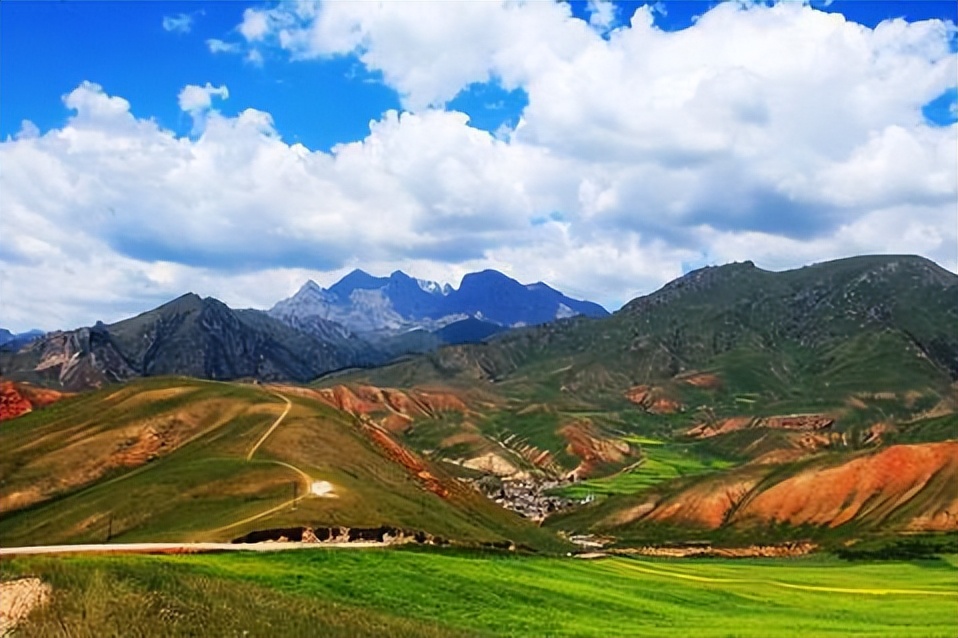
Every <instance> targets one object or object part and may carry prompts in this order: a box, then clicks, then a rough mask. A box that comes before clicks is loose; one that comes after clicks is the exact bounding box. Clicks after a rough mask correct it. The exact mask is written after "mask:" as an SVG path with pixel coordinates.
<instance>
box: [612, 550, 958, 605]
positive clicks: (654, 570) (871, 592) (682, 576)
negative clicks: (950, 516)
mask: <svg viewBox="0 0 958 638" xmlns="http://www.w3.org/2000/svg"><path fill="white" fill-rule="evenodd" d="M626 560H627V562H625V563H621V562H620V563H619V565H621V566H624V567H626V569H630V570H634V571H639V572H643V573H646V574H653V575H655V576H665V577H666V578H675V579H679V580H691V581H694V582H699V583H715V584H720V585H731V584H742V585H771V586H773V587H782V588H784V589H798V590H801V591H812V592H828V593H835V594H863V595H867V596H888V595H894V594H898V595H910V596H948V597H952V598H958V591H936V590H933V589H884V588H854V587H829V586H824V585H796V584H794V583H785V582H782V581H779V580H765V579H760V578H716V577H712V576H698V575H695V574H687V573H683V572H679V571H675V570H672V569H667V568H663V567H662V566H660V565H657V564H654V563H646V562H644V561H640V560H635V559H626Z"/></svg>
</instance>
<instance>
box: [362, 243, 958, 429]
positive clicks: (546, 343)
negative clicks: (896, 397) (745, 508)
mask: <svg viewBox="0 0 958 638" xmlns="http://www.w3.org/2000/svg"><path fill="white" fill-rule="evenodd" d="M956 326H958V276H956V275H955V274H954V273H951V272H949V271H947V270H945V269H943V268H941V267H940V266H938V265H937V264H935V263H934V262H932V261H929V260H928V259H924V258H922V257H915V256H905V255H875V256H861V257H852V258H847V259H840V260H836V261H830V262H824V263H820V264H815V265H813V266H806V267H804V268H799V269H795V270H789V271H784V272H771V271H767V270H763V269H761V268H758V267H756V266H755V265H754V264H753V263H752V262H743V263H734V264H727V265H724V266H717V267H707V268H702V269H699V270H695V271H692V272H690V273H688V274H686V275H685V276H683V277H681V278H679V279H676V280H675V281H672V282H670V283H668V284H666V285H665V286H663V287H662V288H661V289H660V290H658V291H656V292H653V293H651V294H649V295H646V296H643V297H639V298H637V299H634V300H632V301H630V302H629V303H627V304H626V305H625V306H624V307H623V308H622V309H621V310H619V311H617V312H616V313H615V314H614V315H613V316H612V317H609V318H607V319H602V320H598V321H588V322H587V321H581V320H571V321H566V322H561V323H557V324H547V325H542V326H538V327H531V328H527V329H522V330H514V331H512V332H510V333H508V334H506V335H503V336H501V337H499V338H497V339H495V340H494V341H493V342H491V343H489V344H483V345H482V346H475V345H469V344H466V345H461V346H455V347H449V348H443V349H441V350H439V351H436V352H432V353H429V354H428V355H426V356H424V357H420V358H416V359H413V360H410V361H406V362H403V363H400V364H397V365H393V366H389V367H386V368H381V369H378V370H375V371H370V373H369V374H368V375H366V376H367V378H368V380H369V381H370V382H371V383H373V384H376V385H383V386H390V385H392V384H394V383H399V382H400V381H401V380H406V379H417V380H419V382H420V383H422V382H435V381H438V380H443V381H450V380H456V379H460V380H461V381H462V382H463V383H467V382H468V383H475V382H476V381H480V380H484V381H491V382H493V383H495V384H496V387H497V388H500V391H507V390H508V391H509V392H510V393H513V394H514V395H515V396H516V397H517V398H526V399H531V400H540V399H544V398H545V397H556V396H564V397H567V398H568V399H569V400H573V398H574V397H580V398H581V400H585V401H589V402H592V401H595V400H597V399H598V398H599V397H606V398H607V399H609V400H619V401H621V400H622V397H623V396H624V393H626V392H627V391H628V390H629V389H630V388H634V387H636V386H643V387H645V389H646V390H647V391H648V392H649V393H651V394H650V395H649V396H650V397H651V398H648V400H649V401H652V400H655V399H654V397H655V393H659V394H660V395H661V397H662V398H663V399H664V398H668V399H669V400H672V401H675V402H676V404H684V405H688V406H691V407H694V406H697V405H700V404H701V403H702V402H703V399H702V397H701V396H699V395H701V394H702V390H701V389H700V388H697V387H696V386H694V385H692V384H689V383H685V382H683V381H681V379H683V375H687V374H691V373H693V372H695V371H707V372H709V373H714V374H716V375H717V376H718V377H719V378H721V379H722V388H723V389H722V391H721V392H720V402H719V403H715V401H718V400H719V399H716V398H713V399H711V401H712V402H711V403H710V405H712V408H713V409H716V410H717V409H719V408H721V409H723V410H727V412H728V414H730V415H734V414H738V412H739V411H740V410H741V409H742V406H748V405H762V403H763V402H765V401H768V402H776V404H777V405H778V406H779V407H777V408H776V409H783V410H784V409H789V410H795V411H803V410H808V409H819V407H821V406H827V407H828V408H834V407H836V406H838V407H840V406H842V405H843V404H844V402H845V401H850V400H852V399H854V397H855V396H856V393H862V392H872V393H874V392H886V391H887V392H904V391H906V390H914V391H915V392H916V393H920V392H923V391H925V390H928V391H929V392H930V394H929V396H946V395H947V394H948V393H949V392H951V393H953V391H954V390H953V388H954V386H953V385H952V384H954V383H955V382H956V380H958V330H956ZM639 392H640V391H639V390H636V393H639ZM916 396H917V395H916ZM849 397H852V398H851V399H850V398H849Z"/></svg>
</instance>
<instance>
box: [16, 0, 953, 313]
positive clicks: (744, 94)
mask: <svg viewBox="0 0 958 638" xmlns="http://www.w3.org/2000/svg"><path fill="white" fill-rule="evenodd" d="M447 4H448V3H447ZM377 7H378V8H377ZM452 7H453V9H455V10H453V9H450V7H448V6H447V7H442V6H440V5H438V4H434V5H430V4H428V3H413V4H405V5H403V4H401V3H400V4H398V5H396V4H393V3H387V4H386V5H383V6H381V7H379V6H378V5H374V4H371V3H365V4H360V5H350V4H348V3H338V5H332V6H327V5H322V4H313V3H311V2H310V3H304V4H303V5H300V6H299V7H298V6H297V5H294V4H293V3H280V4H277V3H261V2H259V3H257V2H250V3H243V2H74V1H71V0H63V1H60V2H33V1H21V0H7V1H5V2H2V3H0V107H2V108H0V139H2V140H4V141H3V142H2V143H0V161H2V163H3V172H4V175H3V176H0V180H4V181H3V182H2V183H0V186H2V187H3V191H2V193H3V194H2V195H0V208H2V209H3V210H2V219H0V224H2V225H3V229H4V233H3V238H2V239H0V292H2V293H6V294H4V297H5V299H17V300H18V301H15V302H12V303H11V302H6V301H5V302H4V304H3V306H2V308H0V325H3V326H5V327H6V326H9V327H13V328H20V329H25V328H28V327H33V326H35V325H37V326H39V327H41V328H54V327H72V326H73V325H80V324H87V323H92V321H94V320H96V319H104V320H115V319H118V318H120V317H121V316H123V315H124V314H125V313H130V312H133V311H136V310H142V309H145V308H146V307H149V306H150V305H151V304H154V303H155V302H159V301H162V300H164V299H165V298H169V297H170V296H175V294H179V293H180V292H184V291H185V289H196V290H197V292H200V293H201V294H211V295H215V296H218V297H220V298H223V299H224V300H225V301H227V302H228V303H231V304H233V305H253V306H260V307H262V306H268V305H270V304H271V303H272V302H273V301H275V300H277V299H279V298H281V297H283V296H285V295H287V294H289V293H290V292H292V291H293V290H295V288H296V287H298V285H299V283H301V280H302V279H304V278H306V277H312V278H314V279H316V280H317V281H320V282H321V283H325V284H329V283H331V282H332V281H334V280H335V279H336V278H337V277H338V276H340V275H341V274H342V273H344V272H347V271H348V270H349V269H351V268H353V267H363V268H365V269H366V270H369V271H371V272H374V273H379V274H382V273H385V272H390V271H391V270H393V269H395V268H403V269H404V270H407V272H410V274H413V275H415V276H419V277H423V278H434V279H438V280H441V281H449V282H451V283H453V284H456V283H458V278H460V277H461V276H462V275H463V274H464V273H465V272H468V271H469V270H474V269H479V268H484V267H494V268H499V269H501V270H504V271H506V272H507V273H509V274H511V275H513V276H515V277H517V278H519V279H521V280H524V281H535V280H545V281H547V282H548V283H550V284H552V285H554V286H556V287H558V288H560V289H562V290H564V291H566V292H568V293H570V294H572V295H574V296H575V295H577V296H580V297H588V298H590V299H594V300H597V301H599V302H602V303H604V304H606V305H607V306H611V307H616V306H618V305H619V304H621V303H623V302H625V301H628V299H630V298H631V297H633V296H635V295H636V294H640V293H644V292H648V291H650V290H651V289H654V288H655V287H656V286H658V285H661V284H662V283H665V281H667V280H668V279H670V278H671V277H674V276H676V275H678V274H681V272H683V271H684V270H687V269H688V268H690V267H693V266H698V265H703V264H707V263H719V262H723V261H729V260H733V259H740V258H741V259H745V258H748V259H753V260H755V261H756V262H757V263H759V265H765V266H766V267H769V268H786V267H792V266H799V265H802V264H804V263H808V262H810V261H816V260H820V259H827V258H834V257H840V256H845V255H848V254H855V253H860V252H914V253H918V254H924V255H926V256H928V257H930V258H932V259H935V260H936V261H938V262H939V263H942V265H944V266H946V267H948V268H950V269H952V270H954V269H955V261H956V259H958V255H956V250H958V249H956V248H955V234H956V233H955V228H954V226H955V216H954V214H955V212H956V206H955V204H954V201H955V190H956V185H955V181H956V179H958V178H955V177H954V171H951V176H949V170H950V169H951V167H952V165H953V164H954V163H955V158H954V154H955V151H954V147H955V143H956V142H958V139H956V134H955V131H956V125H955V122H956V101H958V94H956V87H955V85H956V80H955V74H956V73H955V51H956V36H955V27H954V25H955V22H956V21H958V15H956V12H958V5H956V4H955V3H954V2H950V1H949V2H924V1H911V2H891V1H885V2H866V1H857V0H856V1H843V0H835V1H834V2H831V3H825V2H813V3H812V4H811V5H804V6H803V5H800V4H798V3H788V4H787V5H786V6H776V5H774V3H762V4H759V5H745V4H735V5H717V3H714V2H692V1H688V2H666V1H663V2H656V3H650V4H647V3H617V4H611V3H606V2H573V3H571V4H562V3H557V4H553V3H548V2H537V3H528V4H509V5H506V6H502V7H500V6H498V5H496V3H454V4H453V5H452ZM298 8H299V10H298V11H297V9H298ZM415 11H422V13H421V14H419V15H413V13H415ZM826 14H835V17H836V18H839V17H842V18H844V20H838V21H833V20H829V19H828V18H827V16H826ZM896 19H897V20H896ZM646 21H647V23H646ZM763 29H765V30H767V32H768V33H772V32H775V33H777V35H776V37H775V38H774V39H767V38H765V37H764V36H763V35H762V34H763ZM733 33H734V34H737V35H736V36H735V37H736V38H737V39H736V40H735V41H734V42H731V41H729V40H728V39H725V40H723V36H724V35H726V34H733ZM355 34H362V36H361V37H358V36H356V35H355ZM792 56H794V59H793V57H792ZM188 87H193V88H192V89H190V88H188ZM68 96H70V97H68ZM71 107H72V108H71ZM25 121H26V122H28V124H26V125H24V122H25ZM297 145H302V146H297ZM949 145H950V148H951V150H949ZM906 157H907V158H909V161H908V163H907V166H906V165H905V164H904V163H902V164H901V165H898V164H897V159H900V158H906ZM78 158H82V161H80V159H78ZM871 179H874V180H879V181H880V183H881V186H880V187H877V188H872V187H869V185H868V182H869V180H871ZM58 180H62V181H58ZM234 180H238V181H234ZM29 184H42V185H44V186H46V187H47V191H48V192H42V191H43V190H44V189H42V188H41V189H37V188H32V189H31V188H28V186H27V185H29ZM247 189H248V190H247ZM104 211H106V212H104ZM948 226H950V227H948ZM54 228H55V229H57V231H56V232H54V231H52V230H51V229H54ZM60 232H62V233H63V237H59V236H58V233H60ZM80 246H82V247H83V248H82V249H81V248H79V247H80ZM104 286H106V287H108V288H109V290H110V294H109V295H105V296H104V295H103V294H101V293H100V292H99V291H100V290H101V289H102V288H103V287H104ZM51 298H54V300H53V301H51ZM21 300H22V301H21ZM40 309H44V310H45V313H46V314H45V315H43V320H42V321H39V320H37V317H38V316H40V315H38V311H39V310H40Z"/></svg>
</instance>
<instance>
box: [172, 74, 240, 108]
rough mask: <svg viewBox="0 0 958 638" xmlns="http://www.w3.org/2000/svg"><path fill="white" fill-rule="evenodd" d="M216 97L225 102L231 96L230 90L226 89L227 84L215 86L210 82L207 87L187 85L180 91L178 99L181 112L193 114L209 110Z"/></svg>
mask: <svg viewBox="0 0 958 638" xmlns="http://www.w3.org/2000/svg"><path fill="white" fill-rule="evenodd" d="M214 96H215V97H218V98H220V99H221V100H225V99H227V98H228V97H229V96H230V92H229V89H227V88H226V85H225V84H224V85H223V86H213V85H212V84H210V83H209V82H207V83H206V86H196V85H195V84H187V85H186V86H185V87H183V90H182V91H180V94H179V96H178V98H177V99H178V100H179V104H180V109H181V110H183V111H186V112H188V113H193V112H196V111H205V110H208V109H209V108H210V107H211V106H212V104H213V97H214Z"/></svg>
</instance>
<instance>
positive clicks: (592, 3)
mask: <svg viewBox="0 0 958 638" xmlns="http://www.w3.org/2000/svg"><path fill="white" fill-rule="evenodd" d="M588 11H589V24H590V25H592V26H593V27H595V28H597V29H599V30H600V31H607V30H608V29H610V28H611V27H612V26H613V25H614V24H615V13H616V8H615V3H613V2H611V0H589V4H588Z"/></svg>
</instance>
